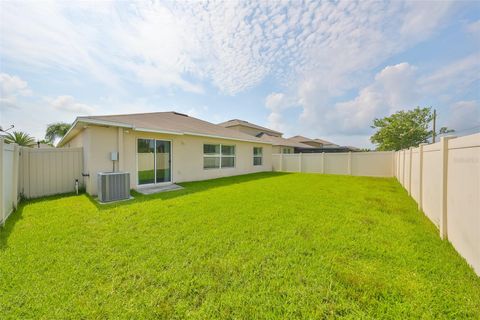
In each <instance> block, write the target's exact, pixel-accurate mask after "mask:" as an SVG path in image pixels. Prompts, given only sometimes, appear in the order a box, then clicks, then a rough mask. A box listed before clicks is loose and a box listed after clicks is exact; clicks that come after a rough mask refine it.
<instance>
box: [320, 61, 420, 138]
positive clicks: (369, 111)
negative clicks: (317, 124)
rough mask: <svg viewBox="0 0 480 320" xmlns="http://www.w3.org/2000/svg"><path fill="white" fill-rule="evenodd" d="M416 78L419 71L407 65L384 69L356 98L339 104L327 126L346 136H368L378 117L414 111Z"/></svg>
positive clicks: (330, 116)
mask: <svg viewBox="0 0 480 320" xmlns="http://www.w3.org/2000/svg"><path fill="white" fill-rule="evenodd" d="M415 77H416V68H415V67H413V66H411V65H410V64H408V63H405V62H404V63H400V64H397V65H394V66H388V67H386V68H384V69H383V70H382V71H380V72H379V73H378V74H377V75H376V76H375V81H374V82H373V83H372V84H371V85H369V86H368V87H366V88H364V89H362V90H361V91H360V92H359V95H358V96H357V97H356V98H354V99H353V100H350V101H346V102H341V103H337V104H336V105H335V108H333V109H332V110H330V111H329V112H328V113H327V117H326V119H327V121H328V122H327V123H326V124H327V125H328V123H330V124H331V125H330V129H333V128H335V129H337V130H338V129H340V130H341V131H342V132H344V133H366V132H368V131H369V130H370V125H371V124H372V120H373V119H374V118H375V117H381V116H385V115H387V114H390V113H392V112H395V111H397V110H399V109H405V108H411V107H413V104H414V103H415V101H416V100H417V99H418V92H417V91H416V90H417V89H416V86H417V85H416V83H415Z"/></svg>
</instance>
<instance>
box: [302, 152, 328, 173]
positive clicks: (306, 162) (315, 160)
mask: <svg viewBox="0 0 480 320" xmlns="http://www.w3.org/2000/svg"><path fill="white" fill-rule="evenodd" d="M323 157H324V154H322V153H305V154H302V160H303V161H302V171H303V172H313V173H323Z"/></svg>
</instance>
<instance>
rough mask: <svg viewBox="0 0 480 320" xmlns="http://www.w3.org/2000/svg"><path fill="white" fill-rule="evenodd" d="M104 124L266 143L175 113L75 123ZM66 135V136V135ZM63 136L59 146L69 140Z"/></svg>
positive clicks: (90, 118) (96, 118)
mask: <svg viewBox="0 0 480 320" xmlns="http://www.w3.org/2000/svg"><path fill="white" fill-rule="evenodd" d="M102 121H103V122H106V123H111V124H112V125H117V126H119V127H128V128H132V129H134V130H137V131H159V132H165V133H172V134H191V135H200V136H209V137H216V138H225V139H233V140H241V141H251V142H259V143H268V142H266V141H264V140H261V139H259V138H257V137H253V136H250V135H248V134H245V133H242V132H240V131H236V130H231V129H227V128H224V127H222V126H219V125H216V124H213V123H210V122H207V121H203V120H200V119H197V118H193V117H190V116H188V115H185V114H181V113H177V112H152V113H136V114H119V115H104V116H88V117H79V118H77V120H76V122H87V123H88V122H90V123H95V122H102ZM67 135H68V134H67ZM67 135H66V136H65V138H64V139H62V141H60V143H59V145H62V144H64V143H65V142H66V141H68V140H69V139H70V138H69V137H67Z"/></svg>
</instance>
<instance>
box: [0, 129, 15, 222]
mask: <svg viewBox="0 0 480 320" xmlns="http://www.w3.org/2000/svg"><path fill="white" fill-rule="evenodd" d="M16 153H18V146H17V145H15V144H5V143H4V142H3V138H0V224H3V223H4V222H5V220H7V218H8V216H9V215H10V214H11V213H12V211H13V209H14V208H15V207H16V205H17V196H18V194H17V192H16V190H17V180H16V179H18V155H17V154H16Z"/></svg>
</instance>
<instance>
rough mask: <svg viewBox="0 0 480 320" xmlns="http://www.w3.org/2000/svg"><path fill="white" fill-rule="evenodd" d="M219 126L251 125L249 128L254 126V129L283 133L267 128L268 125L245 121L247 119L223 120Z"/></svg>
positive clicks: (277, 133)
mask: <svg viewBox="0 0 480 320" xmlns="http://www.w3.org/2000/svg"><path fill="white" fill-rule="evenodd" d="M218 125H219V126H222V127H225V128H229V127H235V126H244V127H249V128H253V129H257V130H260V131H262V132H267V133H268V132H271V133H274V134H276V135H280V136H281V135H283V133H282V132H278V131H275V130H272V129H269V128H266V127H262V126H259V125H257V124H254V123H250V122H248V121H245V120H240V119H232V120H228V121H225V122H222V123H219V124H218Z"/></svg>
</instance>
